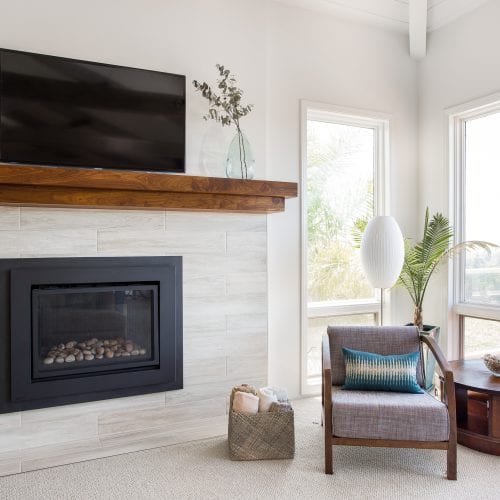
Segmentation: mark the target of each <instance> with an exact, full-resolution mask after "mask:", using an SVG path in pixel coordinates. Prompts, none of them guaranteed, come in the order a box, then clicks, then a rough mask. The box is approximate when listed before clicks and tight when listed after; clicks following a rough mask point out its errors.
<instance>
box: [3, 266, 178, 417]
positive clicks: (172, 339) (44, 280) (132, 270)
mask: <svg viewBox="0 0 500 500" xmlns="http://www.w3.org/2000/svg"><path fill="white" fill-rule="evenodd" d="M130 283H132V284H134V283H138V284H143V283H157V284H158V299H157V302H158V312H159V324H158V331H159V332H160V338H159V339H158V354H159V357H158V363H149V364H148V363H146V364H143V365H142V366H127V367H122V368H121V369H110V370H107V371H104V370H103V371H99V372H96V373H83V374H82V373H80V374H74V375H71V373H70V372H68V373H66V374H61V375H56V374H54V376H52V377H48V378H43V379H36V378H35V377H34V376H33V364H32V349H31V343H32V342H33V336H32V331H31V310H32V305H31V290H32V286H35V285H47V286H50V285H72V284H80V285H85V284H103V285H110V284H115V285H124V284H130ZM12 319H16V322H15V323H14V322H13V321H12ZM182 330H183V327H182V257H178V256H168V257H81V258H34V259H31V258H30V259H0V377H1V381H0V413H5V412H11V411H16V410H26V409H34V408H45V407H49V406H57V405H61V404H69V403H80V402H87V401H94V400H100V399H110V398H115V397H124V396H132V395H137V394H146V393H151V392H160V391H168V390H175V389H182V387H183V362H182V359H183V345H182ZM11 359H15V360H16V361H15V363H13V364H11ZM139 365H140V363H139Z"/></svg>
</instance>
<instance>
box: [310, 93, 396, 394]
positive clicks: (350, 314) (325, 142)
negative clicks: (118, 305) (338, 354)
mask: <svg viewBox="0 0 500 500" xmlns="http://www.w3.org/2000/svg"><path fill="white" fill-rule="evenodd" d="M387 130H388V123H387V121H386V120H385V119H381V118H378V117H375V118H372V117H369V116H357V115H355V114H351V113H349V112H344V111H339V110H337V109H334V108H331V107H327V106H324V105H314V104H312V103H303V107H302V155H303V156H302V190H301V191H302V193H303V195H302V214H303V216H302V221H303V224H302V227H303V231H302V255H303V258H302V265H303V273H302V275H303V286H302V306H303V307H302V310H303V321H302V332H303V334H302V337H303V341H302V353H303V354H302V358H303V359H302V361H303V363H302V366H303V370H302V372H303V377H302V380H303V384H302V392H303V393H312V392H316V391H317V389H318V386H319V385H320V384H321V338H322V336H323V335H324V334H325V333H326V327H327V326H328V325H332V324H358V325H359V324H366V325H370V324H376V323H377V321H378V315H379V312H380V302H379V300H378V298H377V297H376V295H375V290H374V289H373V288H372V287H371V285H370V284H369V283H368V281H367V280H366V278H365V277H364V274H363V272H362V269H361V262H360V257H359V249H357V248H356V247H355V245H354V233H355V222H356V221H357V220H362V219H366V220H368V219H370V218H372V217H373V215H374V214H378V213H382V212H383V209H384V198H383V192H384V189H383V178H384V176H383V174H384V164H385V152H386V150H387V146H386V140H387Z"/></svg>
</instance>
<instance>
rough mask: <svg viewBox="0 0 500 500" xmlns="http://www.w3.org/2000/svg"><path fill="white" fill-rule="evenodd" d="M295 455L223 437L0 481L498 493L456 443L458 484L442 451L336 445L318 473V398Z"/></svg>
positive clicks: (325, 493) (302, 493) (12, 492)
mask: <svg viewBox="0 0 500 500" xmlns="http://www.w3.org/2000/svg"><path fill="white" fill-rule="evenodd" d="M295 409H296V441H297V450H296V458H295V459H294V460H282V461H258V462H232V461H230V460H229V459H228V455H227V443H226V440H225V439H224V438H215V439H210V440H205V441H198V442H192V443H188V444H184V445H176V446H169V447H165V448H157V449H154V450H148V451H143V452H138V453H130V454H127V455H120V456H117V457H111V458H105V459H101V460H93V461H89V462H82V463H78V464H72V465H66V466H62V467H54V468H52V469H46V470H41V471H35V472H28V473H24V474H17V475H14V476H8V477H3V478H0V498H1V499H2V500H13V499H19V500H21V499H22V500H29V499H77V498H78V499H120V500H122V499H132V498H133V499H153V498H158V499H163V498H168V499H191V498H192V499H211V498H227V499H232V498H236V499H238V500H240V499H245V498H249V499H250V498H252V499H255V498H302V499H314V500H318V499H321V498H370V499H372V498H397V499H400V498H417V497H418V498H433V499H437V498H438V499H439V498H443V499H444V498H446V499H448V498H449V499H454V500H456V499H462V498H464V499H465V498H467V499H498V498H500V457H495V456H491V455H486V454H483V453H479V452H476V451H473V450H470V449H468V448H464V447H459V452H458V460H459V462H458V481H448V480H446V478H445V462H446V457H445V452H440V451H429V450H394V449H382V448H380V449H376V448H357V447H341V448H335V449H334V466H335V468H336V470H335V473H334V475H333V476H326V475H325V474H324V473H323V461H322V457H323V445H322V432H321V431H322V429H321V427H320V426H319V425H318V423H319V422H318V416H319V402H318V400H317V399H305V400H300V401H296V402H295Z"/></svg>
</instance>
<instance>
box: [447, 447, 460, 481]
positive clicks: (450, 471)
mask: <svg viewBox="0 0 500 500" xmlns="http://www.w3.org/2000/svg"><path fill="white" fill-rule="evenodd" d="M446 476H447V477H448V479H451V480H455V481H456V479H457V443H456V442H455V443H448V452H447V469H446Z"/></svg>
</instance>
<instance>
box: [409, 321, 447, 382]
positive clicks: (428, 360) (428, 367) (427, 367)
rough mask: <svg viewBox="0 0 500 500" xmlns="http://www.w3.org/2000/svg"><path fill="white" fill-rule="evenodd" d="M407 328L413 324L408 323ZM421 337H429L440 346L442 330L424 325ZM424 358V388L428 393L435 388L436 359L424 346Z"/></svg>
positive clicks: (420, 331)
mask: <svg viewBox="0 0 500 500" xmlns="http://www.w3.org/2000/svg"><path fill="white" fill-rule="evenodd" d="M405 326H414V325H413V323H407V324H406V325H405ZM419 333H420V335H428V336H429V337H432V338H433V339H434V340H435V341H436V343H438V344H439V335H440V328H439V326H432V325H423V327H422V329H421V330H419ZM422 358H423V368H424V387H425V390H426V391H430V390H431V389H432V388H433V387H434V371H435V370H436V358H435V357H434V355H433V354H432V352H430V350H429V348H428V347H427V345H425V344H424V345H423V346H422Z"/></svg>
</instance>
